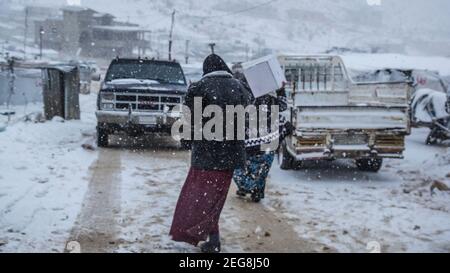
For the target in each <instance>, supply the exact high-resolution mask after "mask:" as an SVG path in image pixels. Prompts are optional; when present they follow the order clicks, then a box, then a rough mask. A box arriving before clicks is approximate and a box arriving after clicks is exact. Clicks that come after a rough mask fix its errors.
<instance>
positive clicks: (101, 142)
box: [97, 127, 108, 148]
mask: <svg viewBox="0 0 450 273" xmlns="http://www.w3.org/2000/svg"><path fill="white" fill-rule="evenodd" d="M97 146H98V147H100V148H105V147H108V134H107V132H106V130H105V129H101V128H98V127H97Z"/></svg>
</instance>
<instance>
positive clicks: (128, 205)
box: [0, 94, 450, 252]
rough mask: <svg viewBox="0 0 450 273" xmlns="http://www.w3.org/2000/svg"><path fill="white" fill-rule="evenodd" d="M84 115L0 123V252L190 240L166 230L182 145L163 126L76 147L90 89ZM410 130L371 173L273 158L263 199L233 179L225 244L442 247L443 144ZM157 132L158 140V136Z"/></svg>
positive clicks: (447, 156) (446, 206)
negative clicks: (436, 186)
mask: <svg viewBox="0 0 450 273" xmlns="http://www.w3.org/2000/svg"><path fill="white" fill-rule="evenodd" d="M82 106H83V109H82V120H81V121H70V122H65V123H61V122H59V121H53V122H47V123H43V124H41V123H37V124H35V123H19V124H16V125H15V126H13V127H8V128H7V131H6V132H3V133H0V155H1V158H0V161H1V164H0V252H64V251H68V250H67V249H66V244H67V243H68V242H72V241H77V242H78V243H80V246H81V251H82V252H197V251H198V250H197V249H196V248H193V247H190V246H187V245H184V244H179V243H174V242H172V241H171V240H170V238H169V237H168V235H167V233H168V230H169V227H170V223H171V220H172V214H173V210H174V207H175V203H176V200H177V197H178V194H179V191H180V189H181V186H182V183H183V182H184V179H185V177H186V174H187V170H188V166H189V154H188V153H187V152H184V151H180V150H178V149H176V147H175V146H176V145H174V143H173V142H171V141H170V139H165V138H147V139H140V140H139V141H138V142H133V141H131V140H129V139H124V140H121V139H119V138H117V139H116V141H115V142H116V144H114V145H113V146H112V147H111V148H108V149H95V150H90V149H83V148H81V145H82V144H92V143H93V142H94V134H95V117H94V116H93V110H92V109H94V107H95V95H94V94H93V95H89V96H83V97H82ZM426 133H427V131H426V130H422V129H415V130H414V131H413V134H412V135H411V136H410V137H408V140H407V152H406V158H405V160H388V161H387V162H386V164H385V167H384V168H383V169H382V171H381V172H380V173H378V174H373V173H362V172H359V171H358V170H357V169H356V168H355V167H354V165H353V164H352V163H351V162H346V161H338V162H317V163H316V162H315V163H311V164H309V165H308V166H307V167H306V168H304V169H302V170H299V171H289V172H286V171H281V170H280V169H279V168H278V167H276V166H275V167H274V168H273V170H272V172H271V175H270V178H269V181H268V193H267V198H266V199H265V200H264V201H263V202H262V203H261V204H253V203H249V202H246V201H245V200H242V199H238V198H237V197H236V196H235V195H234V191H235V189H234V188H233V189H232V190H231V191H230V194H229V198H228V201H227V204H226V207H225V209H224V213H223V217H222V219H221V227H222V235H223V237H224V238H223V240H224V242H223V243H224V251H225V252H335V251H336V252H367V251H368V250H367V248H366V247H367V244H368V243H369V242H372V241H375V242H377V243H378V244H379V245H380V247H381V250H382V251H389V252H403V251H409V252H412V251H420V252H429V251H433V252H449V251H450V217H449V216H450V202H449V200H450V194H449V193H448V192H440V191H438V190H436V194H435V195H433V196H432V195H431V193H430V186H431V185H432V183H433V182H434V181H435V180H437V181H440V182H443V183H446V184H447V185H449V184H450V181H449V179H450V178H449V176H450V150H449V148H447V147H428V146H425V145H424V144H423V143H424V140H425V138H426ZM154 143H159V144H162V145H158V146H155V144H154Z"/></svg>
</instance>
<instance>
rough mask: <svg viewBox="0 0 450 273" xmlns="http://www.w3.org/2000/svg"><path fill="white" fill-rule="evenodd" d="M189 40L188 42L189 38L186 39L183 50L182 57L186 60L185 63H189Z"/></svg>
mask: <svg viewBox="0 0 450 273" xmlns="http://www.w3.org/2000/svg"><path fill="white" fill-rule="evenodd" d="M189 42H190V41H189V40H186V49H185V52H184V58H185V60H186V64H188V63H189Z"/></svg>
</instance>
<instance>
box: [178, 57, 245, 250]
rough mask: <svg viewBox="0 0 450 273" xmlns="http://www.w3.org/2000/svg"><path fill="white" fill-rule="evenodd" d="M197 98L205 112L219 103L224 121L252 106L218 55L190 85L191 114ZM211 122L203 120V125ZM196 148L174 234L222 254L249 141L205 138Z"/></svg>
mask: <svg viewBox="0 0 450 273" xmlns="http://www.w3.org/2000/svg"><path fill="white" fill-rule="evenodd" d="M195 98H200V99H201V101H202V107H203V109H201V110H202V112H203V111H204V109H205V108H206V107H207V106H208V105H217V106H220V107H221V109H223V111H224V113H223V114H224V115H223V116H224V117H225V116H226V113H225V109H226V106H227V105H229V106H238V105H242V106H244V107H247V106H248V105H249V104H251V102H252V96H251V93H250V91H249V90H248V89H247V88H246V87H245V86H244V85H242V84H241V83H240V81H238V80H236V79H234V78H233V75H232V73H231V70H230V69H229V68H228V66H227V65H226V63H225V62H224V61H223V60H222V58H220V57H219V56H218V55H215V54H212V55H210V56H208V57H207V58H206V59H205V61H204V64H203V78H202V79H201V80H200V81H199V82H196V83H193V84H191V86H190V87H189V90H188V93H187V95H186V102H185V105H186V106H188V107H189V108H190V110H191V113H194V99H195ZM208 120H210V119H209V118H203V121H202V122H203V125H204V124H205V123H207V122H208ZM191 125H192V127H194V126H193V124H191ZM236 131H237V130H236ZM235 136H237V134H235ZM190 144H191V145H190V146H191V149H192V158H191V169H190V171H189V174H188V176H187V178H186V182H185V184H184V186H183V188H182V191H181V193H180V197H179V199H178V203H177V206H176V209H175V214H174V218H173V222H172V227H171V230H170V235H171V236H172V239H173V240H174V241H178V242H186V243H189V244H192V245H194V246H197V245H198V244H199V243H200V242H204V241H206V239H208V241H206V243H204V244H203V245H201V251H202V252H204V253H216V252H220V250H221V242H220V233H219V218H220V214H221V212H222V209H223V206H224V204H225V200H226V198H227V194H228V191H229V187H230V184H231V180H232V177H233V171H234V170H235V169H237V168H241V167H242V166H243V165H244V164H245V141H244V140H237V139H234V140H230V139H226V140H225V139H224V140H222V141H219V140H214V141H208V140H205V139H203V140H193V141H191V143H190Z"/></svg>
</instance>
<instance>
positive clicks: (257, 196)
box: [252, 190, 264, 203]
mask: <svg viewBox="0 0 450 273" xmlns="http://www.w3.org/2000/svg"><path fill="white" fill-rule="evenodd" d="M262 199H264V192H263V191H261V190H255V191H253V192H252V201H253V202H255V203H259V202H261V200H262Z"/></svg>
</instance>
